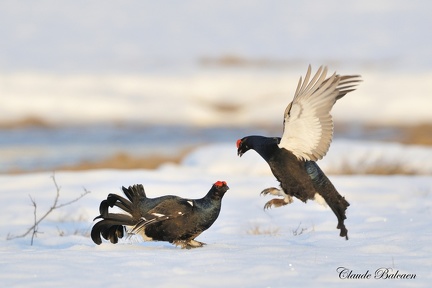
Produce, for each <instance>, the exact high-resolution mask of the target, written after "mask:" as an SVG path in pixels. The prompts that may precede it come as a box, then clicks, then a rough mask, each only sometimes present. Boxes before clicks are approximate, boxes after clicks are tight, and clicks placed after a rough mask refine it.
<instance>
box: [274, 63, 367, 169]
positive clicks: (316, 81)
mask: <svg viewBox="0 0 432 288" xmlns="http://www.w3.org/2000/svg"><path fill="white" fill-rule="evenodd" d="M326 75H327V67H324V68H323V67H320V68H319V69H318V71H317V73H316V74H315V76H314V77H313V78H312V80H310V81H309V79H310V76H311V66H310V65H309V67H308V71H307V73H306V76H305V79H304V81H302V78H301V77H300V80H299V83H298V86H297V90H296V92H295V94H294V99H293V101H292V102H291V103H290V104H289V105H288V107H287V108H286V109H285V114H284V132H283V135H282V139H281V141H280V143H279V147H281V148H285V149H287V150H289V151H291V152H292V153H293V154H294V155H295V156H296V157H297V158H298V159H302V160H313V161H316V160H319V159H322V158H323V157H324V155H325V154H326V153H327V151H328V149H329V147H330V143H331V141H332V138H333V120H332V116H331V115H330V110H331V109H332V107H333V105H334V103H335V102H336V100H338V99H340V98H342V97H343V96H345V94H347V93H348V92H351V91H354V90H355V86H356V85H357V83H358V82H360V81H361V80H360V76H358V75H354V76H340V75H336V74H333V75H332V76H331V77H329V78H327V79H326Z"/></svg>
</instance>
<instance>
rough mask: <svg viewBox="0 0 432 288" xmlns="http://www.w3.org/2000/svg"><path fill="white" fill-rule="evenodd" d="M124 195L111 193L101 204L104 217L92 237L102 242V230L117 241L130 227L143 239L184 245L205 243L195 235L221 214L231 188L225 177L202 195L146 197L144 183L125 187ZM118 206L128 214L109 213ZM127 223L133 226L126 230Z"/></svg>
mask: <svg viewBox="0 0 432 288" xmlns="http://www.w3.org/2000/svg"><path fill="white" fill-rule="evenodd" d="M122 189H123V192H124V194H125V195H126V197H127V198H128V199H125V198H123V197H121V196H119V195H116V194H109V195H108V197H107V199H106V200H103V201H102V202H101V204H100V207H99V212H100V215H99V216H98V217H96V218H95V220H96V219H102V220H101V221H99V222H97V223H96V224H95V225H94V226H93V228H92V231H91V238H92V239H93V242H95V243H96V244H98V245H99V244H101V243H102V239H101V234H102V237H103V238H105V239H106V240H110V241H111V243H114V244H115V243H117V242H118V238H122V237H123V236H124V234H125V232H126V231H127V233H128V234H141V235H142V236H143V238H144V240H148V241H150V240H154V241H168V242H170V243H173V244H175V245H176V246H177V245H179V246H181V247H182V248H187V249H190V248H195V247H202V246H203V245H204V244H205V243H202V242H199V241H196V240H195V238H196V237H197V236H198V235H200V234H201V233H202V232H203V231H205V230H207V229H208V228H209V227H210V226H211V225H212V224H213V223H214V222H215V221H216V219H217V218H218V216H219V212H220V209H221V202H222V197H223V196H224V195H225V192H226V191H227V190H228V189H229V187H228V185H227V183H226V182H225V181H217V182H216V183H214V184H213V186H212V187H211V189H210V191H209V192H208V193H207V195H206V196H204V197H203V198H201V199H184V198H180V197H178V196H173V195H167V196H162V197H158V198H147V196H146V194H145V191H144V187H143V186H142V185H134V186H130V187H129V188H125V187H122ZM114 206H117V207H118V208H120V209H122V210H124V211H125V212H127V213H128V214H117V213H109V212H108V207H111V208H112V207H114ZM125 226H131V227H132V228H131V229H130V230H126V227H125Z"/></svg>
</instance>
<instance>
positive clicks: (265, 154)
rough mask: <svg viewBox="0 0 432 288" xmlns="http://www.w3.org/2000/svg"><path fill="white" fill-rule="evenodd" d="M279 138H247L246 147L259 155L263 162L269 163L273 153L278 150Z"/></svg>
mask: <svg viewBox="0 0 432 288" xmlns="http://www.w3.org/2000/svg"><path fill="white" fill-rule="evenodd" d="M279 142H280V138H276V137H264V136H249V137H248V145H249V147H250V148H251V149H253V150H255V151H256V152H257V153H258V154H259V155H261V157H262V158H264V160H266V161H269V160H270V159H271V158H272V156H273V155H274V153H275V152H276V151H278V150H279V149H280V148H279V146H278V144H279Z"/></svg>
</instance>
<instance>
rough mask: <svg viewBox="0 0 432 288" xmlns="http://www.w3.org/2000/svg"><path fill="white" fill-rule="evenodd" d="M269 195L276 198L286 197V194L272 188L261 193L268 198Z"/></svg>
mask: <svg viewBox="0 0 432 288" xmlns="http://www.w3.org/2000/svg"><path fill="white" fill-rule="evenodd" d="M267 194H271V195H275V196H285V193H284V192H283V191H282V190H281V189H278V188H275V187H270V188H267V189H264V190H263V191H261V195H264V196H266V195H267Z"/></svg>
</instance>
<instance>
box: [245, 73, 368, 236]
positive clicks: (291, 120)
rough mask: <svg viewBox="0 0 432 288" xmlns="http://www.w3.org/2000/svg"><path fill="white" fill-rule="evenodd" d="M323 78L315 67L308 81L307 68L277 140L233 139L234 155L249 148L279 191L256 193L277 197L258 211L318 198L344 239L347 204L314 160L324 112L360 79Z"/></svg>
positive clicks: (320, 146) (324, 145)
mask: <svg viewBox="0 0 432 288" xmlns="http://www.w3.org/2000/svg"><path fill="white" fill-rule="evenodd" d="M326 75H327V67H324V68H323V67H320V68H319V70H318V71H317V73H316V74H315V76H314V77H313V78H312V79H310V77H311V67H310V65H309V68H308V71H307V73H306V77H305V79H304V81H303V80H302V78H300V81H299V83H298V86H297V90H296V92H295V94H294V99H293V101H292V102H291V103H289V104H288V107H287V108H286V110H285V114H284V130H283V135H282V137H281V138H279V137H264V136H247V137H244V138H242V139H239V140H237V153H238V155H239V156H242V155H243V154H244V153H245V152H246V151H248V150H249V149H253V150H255V151H256V152H257V153H258V154H259V155H261V157H262V158H264V160H265V161H267V163H268V164H269V166H270V169H271V171H272V172H273V175H274V176H275V177H276V179H277V180H278V181H279V182H280V187H281V188H282V190H281V189H278V188H274V187H271V188H267V189H264V190H263V191H262V192H261V193H262V194H264V195H267V194H272V195H276V196H282V197H283V198H282V199H278V198H275V199H272V200H270V201H268V202H267V203H266V204H265V206H264V209H267V208H270V207H272V206H275V207H280V206H283V205H286V204H289V203H291V202H292V201H293V198H292V197H293V196H294V197H296V198H298V199H300V200H301V201H303V202H306V201H307V200H316V201H317V202H319V201H320V200H321V201H322V199H324V201H325V203H326V204H327V205H328V206H330V208H331V209H332V210H333V212H334V214H335V215H336V217H337V219H338V225H337V228H338V229H340V236H341V237H345V238H346V239H347V240H348V230H347V229H346V227H345V224H344V220H345V219H346V215H345V211H346V209H347V207H348V206H349V203H348V202H347V201H346V200H345V198H344V197H342V196H341V195H340V194H339V193H338V192H337V190H336V188H335V187H334V186H333V184H332V183H331V182H330V180H329V179H328V178H327V176H326V175H325V174H324V172H322V170H321V169H320V168H319V167H318V165H317V164H316V163H315V161H317V160H320V159H322V158H323V157H324V155H325V154H326V153H327V151H328V149H329V147H330V143H331V141H332V137H333V120H332V116H331V115H330V110H331V109H332V107H333V105H334V104H335V102H336V101H337V100H339V99H340V98H342V97H343V96H345V95H346V94H347V93H349V92H352V91H354V90H355V87H356V85H357V84H358V82H360V81H361V80H360V76H359V75H353V76H340V75H337V74H333V75H332V76H330V77H328V78H326ZM323 204H324V203H323Z"/></svg>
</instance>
